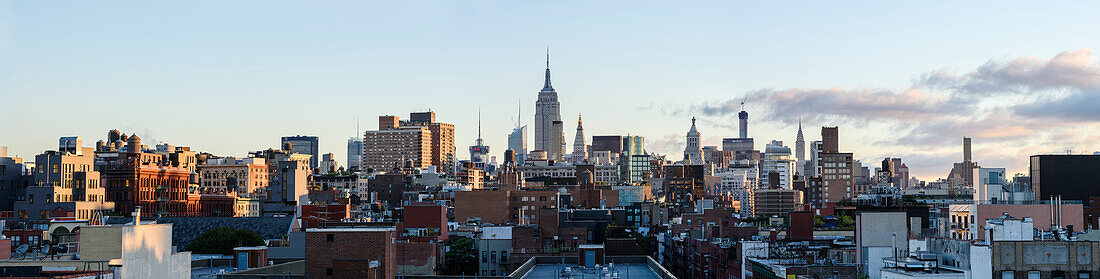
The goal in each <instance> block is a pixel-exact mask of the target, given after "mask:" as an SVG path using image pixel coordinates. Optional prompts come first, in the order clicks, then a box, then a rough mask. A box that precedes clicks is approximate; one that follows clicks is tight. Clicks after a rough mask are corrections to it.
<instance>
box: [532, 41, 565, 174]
mask: <svg viewBox="0 0 1100 279" xmlns="http://www.w3.org/2000/svg"><path fill="white" fill-rule="evenodd" d="M560 106H561V105H560V104H559V103H558V92H557V91H554V87H553V86H550V54H549V53H547V54H546V82H545V83H544V84H543V86H542V90H540V91H539V99H538V101H535V150H545V151H546V153H547V154H546V155H547V157H548V158H550V159H554V160H558V161H561V160H562V158H563V157H564V156H565V152H564V151H565V140H564V138H563V137H564V136H565V134H564V131H562V125H561V109H560ZM555 122H556V123H555ZM555 124H557V125H555Z"/></svg>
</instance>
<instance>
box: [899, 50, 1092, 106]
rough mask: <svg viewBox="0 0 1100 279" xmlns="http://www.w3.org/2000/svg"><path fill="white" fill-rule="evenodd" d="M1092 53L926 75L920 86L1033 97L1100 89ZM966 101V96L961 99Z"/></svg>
mask: <svg viewBox="0 0 1100 279" xmlns="http://www.w3.org/2000/svg"><path fill="white" fill-rule="evenodd" d="M1095 60H1096V59H1095V57H1093V55H1092V50H1091V49H1080V50H1074V51H1065V52H1062V53H1059V54H1058V55H1055V56H1054V57H1052V58H1050V59H1039V58H1036V57H1033V56H1026V57H1020V58H1016V59H1013V60H1010V61H997V60H990V61H989V62H986V63H985V64H983V65H981V66H979V67H978V68H977V69H975V70H973V71H970V72H968V73H966V74H962V75H955V74H951V73H949V72H948V71H946V70H940V71H935V72H931V73H926V74H924V75H923V76H922V77H921V78H919V79H918V82H917V85H919V86H922V87H928V88H937V89H950V90H953V91H955V92H958V93H961V94H964V95H974V96H993V95H999V94H1030V93H1034V92H1039V91H1045V90H1057V89H1066V88H1069V89H1078V90H1090V89H1096V88H1097V87H1100V64H1097V63H1096V61H1095ZM960 97H963V96H960Z"/></svg>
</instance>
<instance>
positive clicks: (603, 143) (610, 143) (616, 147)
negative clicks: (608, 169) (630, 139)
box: [592, 136, 623, 153]
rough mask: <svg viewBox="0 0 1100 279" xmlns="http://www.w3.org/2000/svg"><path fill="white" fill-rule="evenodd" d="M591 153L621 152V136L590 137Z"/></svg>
mask: <svg viewBox="0 0 1100 279" xmlns="http://www.w3.org/2000/svg"><path fill="white" fill-rule="evenodd" d="M592 151H593V152H595V151H610V152H611V153H622V152H623V136H592Z"/></svg>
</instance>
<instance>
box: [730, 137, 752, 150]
mask: <svg viewBox="0 0 1100 279" xmlns="http://www.w3.org/2000/svg"><path fill="white" fill-rule="evenodd" d="M755 145H756V144H755V143H754V142H753V139H752V138H724V139H722V150H724V151H734V152H739V151H749V150H753V149H755V148H756V146H755Z"/></svg>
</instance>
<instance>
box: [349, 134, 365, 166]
mask: <svg viewBox="0 0 1100 279" xmlns="http://www.w3.org/2000/svg"><path fill="white" fill-rule="evenodd" d="M362 169H363V139H362V138H357V137H352V138H349V139H348V171H360V170H362Z"/></svg>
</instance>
